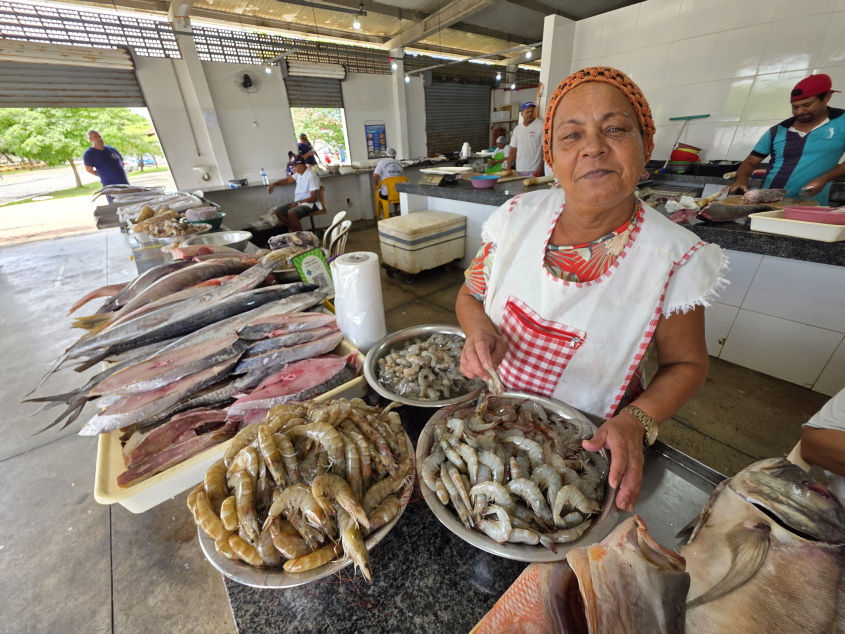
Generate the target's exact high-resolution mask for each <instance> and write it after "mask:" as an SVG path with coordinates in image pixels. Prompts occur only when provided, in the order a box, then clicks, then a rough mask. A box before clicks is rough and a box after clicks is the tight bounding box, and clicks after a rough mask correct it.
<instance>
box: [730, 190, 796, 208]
mask: <svg viewBox="0 0 845 634" xmlns="http://www.w3.org/2000/svg"><path fill="white" fill-rule="evenodd" d="M788 193H789V192H788V191H787V190H785V189H751V190H749V191H747V192H745V194H743V196H742V201H743V202H745V203H748V204H751V205H754V204H757V203H774V202H777V201H779V200H783V198H784V196H786V195H787V194H788Z"/></svg>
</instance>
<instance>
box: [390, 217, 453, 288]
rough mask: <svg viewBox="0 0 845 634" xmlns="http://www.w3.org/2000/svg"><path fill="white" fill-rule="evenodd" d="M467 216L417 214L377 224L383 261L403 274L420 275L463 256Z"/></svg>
mask: <svg viewBox="0 0 845 634" xmlns="http://www.w3.org/2000/svg"><path fill="white" fill-rule="evenodd" d="M466 222H467V219H466V216H462V215H460V214H452V213H448V212H445V211H417V212H414V213H410V214H407V215H405V216H397V217H396V218H388V219H386V220H381V221H380V222H379V223H378V234H379V241H380V242H381V258H382V261H383V262H384V263H385V264H387V265H388V266H391V267H393V268H396V269H399V270H400V271H405V272H406V273H419V272H420V271H425V270H427V269H433V268H435V267H438V266H441V265H443V264H448V263H449V262H452V261H453V260H456V259H459V258H462V257H464V241H465V239H466Z"/></svg>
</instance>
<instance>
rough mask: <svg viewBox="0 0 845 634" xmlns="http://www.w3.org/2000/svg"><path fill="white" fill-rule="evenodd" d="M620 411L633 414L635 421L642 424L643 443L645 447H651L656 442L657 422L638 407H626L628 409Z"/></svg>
mask: <svg viewBox="0 0 845 634" xmlns="http://www.w3.org/2000/svg"><path fill="white" fill-rule="evenodd" d="M622 411H623V412H628V413H629V414H633V415H634V416H635V417H636V418H637V420H638V421H640V422H641V423H642V424H643V427H645V436H644V437H643V443H644V444H645V446H646V447H651V446H652V445H653V444H654V441H655V440H657V422H656V421H655V420H654V419H653V418H652V417H651V416H649V415H648V414H646V413H645V412H644V411H643V410H641V409H640V408H639V407H636V406H634V405H628V407H625V408H623V409H622Z"/></svg>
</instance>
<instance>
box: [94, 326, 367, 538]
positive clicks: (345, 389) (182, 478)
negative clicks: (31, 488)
mask: <svg viewBox="0 0 845 634" xmlns="http://www.w3.org/2000/svg"><path fill="white" fill-rule="evenodd" d="M355 351H356V348H355V346H354V345H352V343H351V342H350V341H347V340H346V339H344V340H343V341H341V342H340V344H339V345H338V346H337V348H335V349H334V351H333V352H334V354H336V355H338V356H341V357H344V356H346V355H348V354H349V353H350V352H355ZM358 358H359V359H360V361H361V363H362V364H363V362H364V355H362V354H361V353H360V352H359V353H358ZM366 393H367V382H366V380H365V379H364V376H363V373H362V374H361V375H360V376H357V377H355V378H354V379H352V380H351V381H349V382H347V383H344V384H343V385H341V386H339V387H336V388H335V389H333V390H330V391H329V392H326V393H325V394H321V395H320V396H317V397H315V398H314V399H313V400H315V401H327V400H330V399H334V398H359V397H363V396H364V395H365V394H366ZM231 442H232V441H231V440H228V441H226V442H224V443H221V444H219V445H215V446H214V447H210V448H209V449H206V450H205V451H203V452H201V453H198V454H197V455H195V456H191V457H190V458H188V459H187V460H185V461H184V462H180V463H179V464H177V465H174V466H173V467H170V468H169V469H167V470H166V471H162V472H161V473H158V474H156V475H154V476H152V477H151V478H148V479H146V480H143V481H141V482H138V483H137V484H134V485H132V486H128V487H126V488H121V487H119V486H118V485H117V477H118V476H119V475H120V474H121V473H123V472H124V471H126V466H125V465H124V463H123V451H122V447H121V444H120V430H119V429H116V430H114V431H111V432H108V433H106V434H100V437H99V443H98V446H97V470H96V473H95V475H94V499H95V500H97V502H99V503H100V504H115V503H117V504H120V505H121V506H123V507H125V508H127V509H128V510H130V511H131V512H133V513H143V512H144V511H148V510H149V509H151V508H153V507H154V506H157V505H159V504H161V503H162V502H164V501H165V500H167V499H169V498H171V497H173V496H174V495H177V494H179V493H182V491H186V490H188V489H189V488H191V487H192V486H195V485H196V484H197V482H200V481H201V480H202V479H203V478H204V477H205V472H206V471H208V468H209V467H210V466H211V465H212V464H214V463H215V462H216V461H217V460H219V459H220V457H221V456H222V455H223V454H224V453H225V451H226V449H227V448H228V447H229V443H231ZM212 548H213V545H212Z"/></svg>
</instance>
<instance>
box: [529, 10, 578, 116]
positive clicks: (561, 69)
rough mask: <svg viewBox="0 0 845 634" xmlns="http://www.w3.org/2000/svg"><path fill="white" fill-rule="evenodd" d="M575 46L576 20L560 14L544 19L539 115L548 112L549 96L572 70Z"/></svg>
mask: <svg viewBox="0 0 845 634" xmlns="http://www.w3.org/2000/svg"><path fill="white" fill-rule="evenodd" d="M574 46H575V22H574V21H573V20H568V19H566V18H564V17H561V16H559V15H547V16H546V17H545V19H544V20H543V56H542V57H541V58H540V83H541V84H542V85H543V91H542V94H541V95H540V101H539V103H538V104H537V116H538V117H540V118H542V117H543V115H544V114H545V112H546V104H548V103H549V96H550V95H551V94H552V92H554V89H555V88H557V85H558V84H559V83H560V82H561V81H563V80H564V79H565V78H566V77H567V76H568V75H569V74H570V73H571V72H572V50H573V47H574Z"/></svg>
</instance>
